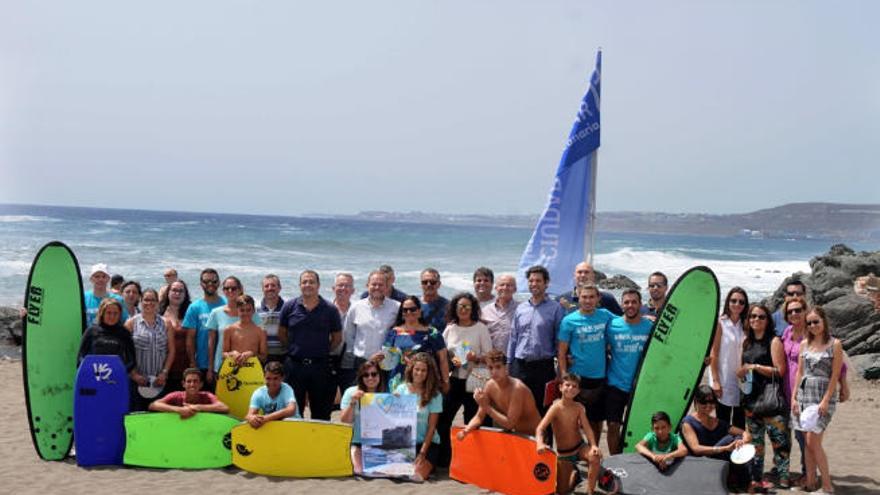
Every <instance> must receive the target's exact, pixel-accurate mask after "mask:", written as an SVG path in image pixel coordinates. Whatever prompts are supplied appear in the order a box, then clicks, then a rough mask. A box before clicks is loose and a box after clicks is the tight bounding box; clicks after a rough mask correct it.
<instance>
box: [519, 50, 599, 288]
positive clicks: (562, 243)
mask: <svg viewBox="0 0 880 495" xmlns="http://www.w3.org/2000/svg"><path fill="white" fill-rule="evenodd" d="M601 79H602V52H601V51H599V52H598V54H597V55H596V69H595V70H594V71H593V76H592V78H590V89H589V91H587V94H585V95H584V99H583V101H582V102H581V109H580V111H579V112H578V115H577V120H576V121H575V123H574V126H572V128H571V133H570V134H569V136H568V141H567V142H566V144H565V151H564V152H563V153H562V160H560V161H559V167H558V168H557V169H556V177H555V179H554V180H553V187H552V188H551V189H550V198H549V199H548V201H547V207H546V208H545V209H544V213H543V214H542V215H541V218H540V219H539V220H538V224H537V225H536V226H535V231H534V232H532V238H531V239H529V244H528V245H527V246H526V249H525V251H524V252H523V255H522V258H521V259H520V262H519V269H518V270H517V285H518V289H519V290H520V291H525V290H527V288H528V283H527V281H526V279H525V271H526V269H528V268H529V267H530V266H534V265H541V266H544V267H545V268H547V270H548V271H549V272H550V288H549V289H548V292H551V293H556V294H558V293H561V292H563V291H565V290H567V289H568V288H569V287H571V284H572V283H573V279H574V278H573V272H574V267H575V265H576V264H578V263H579V262H581V261H583V260H589V259H591V258H592V250H593V247H592V244H593V239H592V237H593V224H594V218H595V212H596V200H595V197H596V194H595V192H596V159H597V155H598V150H599V131H600V129H601V128H600V126H599V101H600V93H599V89H600V83H601Z"/></svg>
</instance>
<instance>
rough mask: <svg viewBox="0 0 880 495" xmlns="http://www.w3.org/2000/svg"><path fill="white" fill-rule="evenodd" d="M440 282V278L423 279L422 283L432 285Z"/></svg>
mask: <svg viewBox="0 0 880 495" xmlns="http://www.w3.org/2000/svg"><path fill="white" fill-rule="evenodd" d="M439 283H440V281H439V280H422V285H430V286H432V287H433V286H435V285H437V284H439Z"/></svg>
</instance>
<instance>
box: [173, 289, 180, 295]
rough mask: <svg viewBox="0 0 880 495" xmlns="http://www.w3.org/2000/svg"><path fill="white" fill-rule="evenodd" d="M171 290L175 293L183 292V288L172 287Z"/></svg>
mask: <svg viewBox="0 0 880 495" xmlns="http://www.w3.org/2000/svg"><path fill="white" fill-rule="evenodd" d="M171 292H173V293H175V294H183V289H171Z"/></svg>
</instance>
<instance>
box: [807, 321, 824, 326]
mask: <svg viewBox="0 0 880 495" xmlns="http://www.w3.org/2000/svg"><path fill="white" fill-rule="evenodd" d="M821 324H822V320H807V326H808V327H815V326H819V325H821Z"/></svg>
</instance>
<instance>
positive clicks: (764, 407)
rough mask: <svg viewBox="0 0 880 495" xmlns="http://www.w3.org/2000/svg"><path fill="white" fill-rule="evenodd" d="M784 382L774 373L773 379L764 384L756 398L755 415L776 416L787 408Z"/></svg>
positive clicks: (753, 409)
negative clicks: (778, 379)
mask: <svg viewBox="0 0 880 495" xmlns="http://www.w3.org/2000/svg"><path fill="white" fill-rule="evenodd" d="M781 385H782V384H781V383H780V382H779V381H777V380H776V373H773V377H772V380H771V381H770V382H769V383H765V384H764V390H763V391H762V392H761V395H759V396H758V398H757V399H756V400H755V405H754V407H752V412H753V413H754V415H755V416H759V417H767V416H776V415H777V414H780V413H781V412H782V411H784V410H785V396H783V395H782V386H781Z"/></svg>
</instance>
